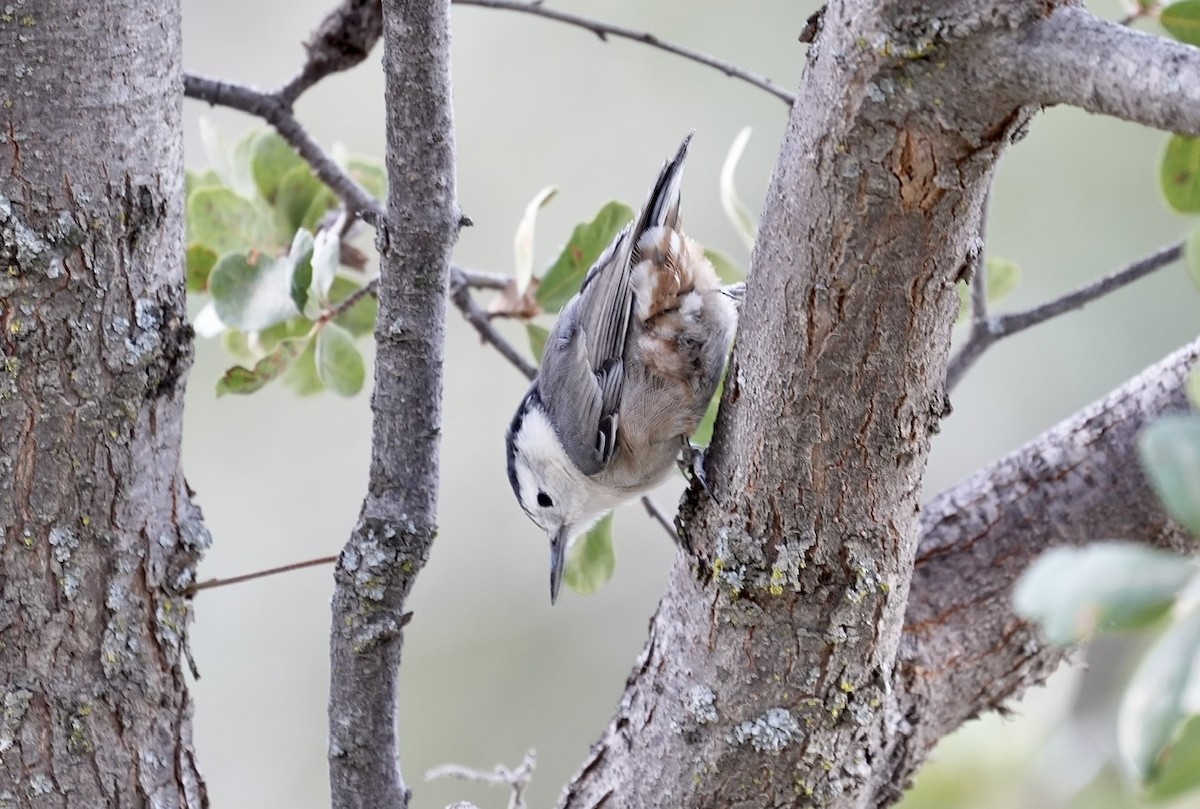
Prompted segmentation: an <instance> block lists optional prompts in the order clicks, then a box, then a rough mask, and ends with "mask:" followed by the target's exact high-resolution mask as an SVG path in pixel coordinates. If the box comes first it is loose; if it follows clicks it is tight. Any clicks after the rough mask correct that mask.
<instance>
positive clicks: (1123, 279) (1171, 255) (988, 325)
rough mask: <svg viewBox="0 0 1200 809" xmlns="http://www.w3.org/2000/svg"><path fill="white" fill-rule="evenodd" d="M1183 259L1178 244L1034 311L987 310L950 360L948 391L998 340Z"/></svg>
mask: <svg viewBox="0 0 1200 809" xmlns="http://www.w3.org/2000/svg"><path fill="white" fill-rule="evenodd" d="M1182 255H1183V243H1182V242H1177V243H1176V244H1172V245H1168V246H1167V247H1162V248H1159V249H1158V250H1156V251H1155V252H1153V253H1151V254H1150V255H1148V256H1146V257H1144V258H1141V259H1138V260H1137V261H1135V262H1133V263H1132V264H1130V265H1129V266H1127V267H1123V268H1121V269H1119V270H1117V271H1116V272H1113V273H1109V274H1108V275H1105V276H1103V277H1102V278H1098V279H1096V280H1095V281H1091V282H1089V283H1087V284H1084V285H1083V286H1081V287H1077V288H1076V289H1074V290H1072V291H1071V292H1068V293H1067V294H1066V295H1063V296H1062V297H1060V298H1055V299H1054V300H1051V301H1047V302H1046V303H1043V304H1040V305H1039V306H1035V307H1033V308H1032V309H1026V310H1024V311H1021V312H1012V313H1010V314H1006V315H1000V316H998V317H989V316H988V315H987V311H986V308H985V309H984V310H983V313H982V316H973V317H972V321H971V333H970V335H969V336H968V337H967V341H966V342H965V343H963V346H962V348H960V349H959V350H958V353H956V354H955V355H954V357H953V358H952V359H951V360H950V365H949V369H948V370H947V372H946V388H947V390H953V389H954V388H955V386H957V385H958V383H959V382H961V381H962V378H963V376H965V375H966V373H967V371H969V370H970V369H971V366H972V365H974V364H975V362H976V360H978V359H979V358H980V357H981V356H983V352H984V351H986V350H987V349H988V348H989V347H990V346H991V345H992V344H993V343H995V342H996V341H997V340H1001V339H1003V338H1005V337H1008V336H1010V335H1013V334H1016V333H1017V332H1019V331H1024V330H1025V329H1028V328H1030V327H1032V326H1036V325H1038V324H1039V323H1044V322H1045V321H1047V320H1049V319H1050V318H1053V317H1058V316H1059V315H1061V314H1065V313H1067V312H1070V311H1073V310H1075V309H1081V308H1083V307H1084V306H1086V305H1087V304H1089V303H1091V302H1092V301H1094V300H1096V299H1097V298H1100V297H1103V296H1104V295H1107V294H1108V293H1110V292H1113V291H1115V290H1118V289H1120V288H1121V287H1123V286H1126V285H1128V284H1132V283H1133V282H1134V281H1137V280H1138V279H1139V278H1143V277H1145V276H1147V275H1149V274H1150V273H1152V272H1154V271H1155V270H1158V269H1161V268H1163V267H1165V266H1167V265H1168V264H1172V263H1174V262H1176V261H1178V260H1179V258H1180V256H1182ZM977 278H978V276H977ZM974 296H975V287H974V286H972V305H974ZM985 307H986V304H985Z"/></svg>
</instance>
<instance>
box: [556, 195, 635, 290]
mask: <svg viewBox="0 0 1200 809" xmlns="http://www.w3.org/2000/svg"><path fill="white" fill-rule="evenodd" d="M632 218H633V209H632V208H630V207H629V206H628V205H625V204H624V203H621V202H615V201H614V202H609V203H607V204H606V205H605V206H604V207H603V208H601V209H600V212H599V213H598V214H596V217H595V218H594V219H593V220H592V221H591V222H584V223H582V224H580V225H577V226H576V227H575V230H574V231H573V232H572V233H571V239H570V241H568V242H567V246H566V247H564V248H563V251H562V253H561V254H560V255H559V257H558V259H557V260H556V261H555V262H554V264H552V265H551V267H550V269H549V270H547V271H546V274H545V275H544V276H542V283H541V286H539V287H538V291H537V295H536V298H537V302H538V305H539V306H541V307H542V309H543V310H545V311H547V312H557V311H558V310H559V309H561V308H562V307H563V305H564V304H565V303H566V302H567V301H569V300H571V296H572V295H574V294H575V293H576V292H578V291H579V287H580V286H581V285H582V284H583V279H584V276H586V275H587V271H588V270H589V269H591V266H592V264H594V263H595V261H596V259H598V258H599V257H600V254H601V253H602V252H604V248H605V247H608V243H609V242H611V241H612V240H613V238H614V237H615V236H616V235H617V234H618V233H619V232H620V231H621V228H623V227H624V226H625V224H626V223H627V222H628V221H629V220H630V219H632Z"/></svg>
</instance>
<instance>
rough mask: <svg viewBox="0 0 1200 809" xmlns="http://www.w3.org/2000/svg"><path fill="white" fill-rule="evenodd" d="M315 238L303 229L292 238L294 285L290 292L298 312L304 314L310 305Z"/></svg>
mask: <svg viewBox="0 0 1200 809" xmlns="http://www.w3.org/2000/svg"><path fill="white" fill-rule="evenodd" d="M315 255H316V253H315V249H314V247H313V236H312V234H311V233H309V232H308V231H307V230H304V229H303V228H301V229H300V230H297V231H296V235H295V236H293V237H292V249H291V250H289V251H288V261H289V262H291V264H292V284H291V287H290V289H289V290H288V292H289V294H290V295H291V296H292V303H294V304H295V305H296V311H298V312H303V311H304V307H305V305H306V304H307V303H308V288H309V287H310V286H311V285H312V279H313V259H314V258H315Z"/></svg>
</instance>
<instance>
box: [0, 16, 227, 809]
mask: <svg viewBox="0 0 1200 809" xmlns="http://www.w3.org/2000/svg"><path fill="white" fill-rule="evenodd" d="M179 23H180V20H179V6H178V3H175V2H159V1H158V0H124V1H123V2H107V3H95V2H91V1H90V0H41V1H40V2H29V0H26V2H13V3H11V4H8V5H6V6H4V7H3V9H2V15H0V806H5V807H8V806H18V807H24V806H31V807H32V806H37V807H55V806H63V807H65V806H81V807H82V806H89V807H91V806H110V807H142V806H151V805H152V806H156V807H201V806H204V805H205V803H206V800H205V793H204V785H203V782H202V781H201V779H200V776H199V773H198V771H197V768H196V764H195V761H194V757H193V754H192V739H191V710H192V708H191V703H190V701H189V699H188V693H187V689H186V687H185V681H184V673H183V670H182V668H181V665H182V664H181V661H182V660H183V657H184V655H183V652H184V647H185V645H186V642H187V627H188V623H189V620H190V608H191V605H190V601H189V600H187V599H186V598H184V597H183V596H182V595H181V593H182V592H183V590H184V589H185V588H186V587H187V586H188V585H189V584H191V583H192V581H193V573H194V569H195V564H196V562H197V560H198V558H199V555H200V553H201V552H202V550H203V549H204V547H205V546H206V545H207V543H208V535H207V533H206V531H205V529H204V527H203V525H202V524H201V522H200V516H199V513H198V511H197V510H196V509H195V507H194V506H193V505H192V504H191V502H190V500H189V492H188V489H187V485H186V484H185V482H184V480H183V477H182V475H181V473H180V470H179V446H180V423H181V416H182V399H183V378H184V376H185V374H186V371H187V369H188V366H189V364H190V362H191V351H192V349H191V330H190V328H189V327H188V325H187V321H186V317H185V311H184V290H183V227H182V210H183V145H182V137H181V133H182V129H181V107H182V103H181V102H182V99H181V92H180V90H181V77H180V33H179V31H180V28H179Z"/></svg>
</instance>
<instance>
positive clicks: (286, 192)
mask: <svg viewBox="0 0 1200 809" xmlns="http://www.w3.org/2000/svg"><path fill="white" fill-rule="evenodd" d="M333 199H334V197H333V193H332V192H331V191H330V190H329V189H328V188H326V187H325V184H324V183H322V182H321V181H320V180H318V179H317V178H316V177H314V176H313V173H312V171H311V170H310V169H309V167H308V165H307V164H301V165H298V166H293V167H292V168H290V169H288V170H287V172H286V173H284V175H283V176H282V177H280V178H279V185H278V186H277V188H276V190H275V212H276V215H277V216H278V218H279V222H280V228H282V230H283V232H285V233H289V234H290V233H295V232H296V231H297V230H299V229H300V228H305V229H306V230H310V231H312V230H316V228H317V224H318V222H319V221H320V219H321V217H322V216H324V215H325V211H327V210H328V209H329V205H330V204H331V203H332V201H333Z"/></svg>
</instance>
